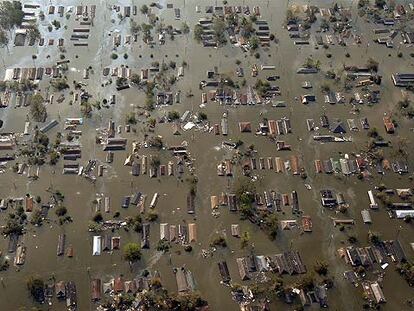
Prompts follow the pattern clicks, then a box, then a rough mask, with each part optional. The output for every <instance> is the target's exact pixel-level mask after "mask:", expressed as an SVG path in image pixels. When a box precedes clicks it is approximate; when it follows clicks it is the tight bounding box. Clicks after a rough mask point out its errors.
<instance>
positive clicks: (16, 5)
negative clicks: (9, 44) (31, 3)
mask: <svg viewBox="0 0 414 311" xmlns="http://www.w3.org/2000/svg"><path fill="white" fill-rule="evenodd" d="M23 17H24V13H23V10H22V4H21V2H20V1H13V2H10V1H3V2H2V3H1V4H0V26H1V28H3V29H6V30H11V29H12V28H13V27H15V26H20V25H21V24H22V22H23Z"/></svg>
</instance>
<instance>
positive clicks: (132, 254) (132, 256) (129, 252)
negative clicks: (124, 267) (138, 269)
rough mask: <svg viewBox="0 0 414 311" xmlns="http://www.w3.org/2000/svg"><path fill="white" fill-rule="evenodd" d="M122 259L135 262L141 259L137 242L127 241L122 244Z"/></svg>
mask: <svg viewBox="0 0 414 311" xmlns="http://www.w3.org/2000/svg"><path fill="white" fill-rule="evenodd" d="M124 259H125V260H126V261H129V262H136V261H138V260H140V259H141V247H140V246H139V245H138V244H137V243H128V244H126V245H125V246H124Z"/></svg>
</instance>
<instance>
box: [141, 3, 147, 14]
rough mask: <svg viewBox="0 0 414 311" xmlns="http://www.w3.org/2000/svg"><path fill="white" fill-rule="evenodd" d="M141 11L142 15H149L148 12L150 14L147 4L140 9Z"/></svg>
mask: <svg viewBox="0 0 414 311" xmlns="http://www.w3.org/2000/svg"><path fill="white" fill-rule="evenodd" d="M140 11H141V13H142V14H144V15H147V14H148V12H149V8H148V6H147V5H146V4H144V5H143V6H142V7H141V8H140Z"/></svg>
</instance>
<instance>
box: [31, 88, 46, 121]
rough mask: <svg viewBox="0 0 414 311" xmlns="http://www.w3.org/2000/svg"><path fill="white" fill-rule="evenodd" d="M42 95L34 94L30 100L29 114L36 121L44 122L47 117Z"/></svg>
mask: <svg viewBox="0 0 414 311" xmlns="http://www.w3.org/2000/svg"><path fill="white" fill-rule="evenodd" d="M43 102H44V99H43V97H42V95H40V94H35V95H33V96H32V98H31V100H30V115H31V116H32V118H33V120H35V121H36V122H44V121H45V120H46V117H47V111H46V106H45V105H44V104H43Z"/></svg>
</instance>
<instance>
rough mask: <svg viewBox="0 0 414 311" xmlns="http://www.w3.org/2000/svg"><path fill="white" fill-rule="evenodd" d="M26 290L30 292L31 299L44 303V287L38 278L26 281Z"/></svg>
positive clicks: (33, 277)
mask: <svg viewBox="0 0 414 311" xmlns="http://www.w3.org/2000/svg"><path fill="white" fill-rule="evenodd" d="M26 286H27V289H28V290H29V292H30V295H31V296H32V298H33V299H34V300H35V301H37V302H43V301H44V287H45V283H44V282H43V280H42V279H41V278H40V277H35V276H31V277H30V278H29V279H28V280H27V281H26Z"/></svg>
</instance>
